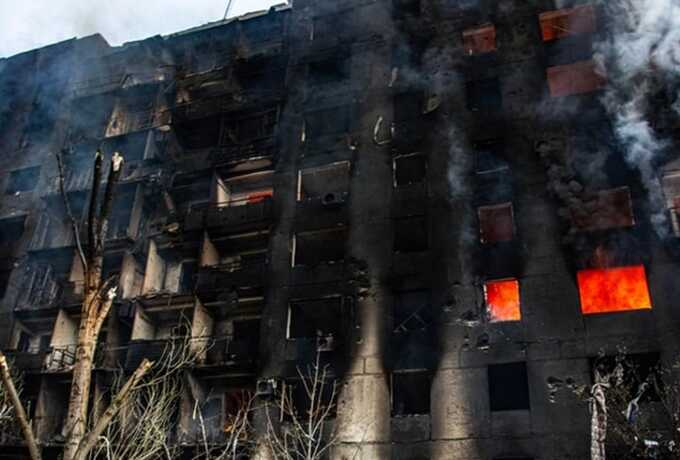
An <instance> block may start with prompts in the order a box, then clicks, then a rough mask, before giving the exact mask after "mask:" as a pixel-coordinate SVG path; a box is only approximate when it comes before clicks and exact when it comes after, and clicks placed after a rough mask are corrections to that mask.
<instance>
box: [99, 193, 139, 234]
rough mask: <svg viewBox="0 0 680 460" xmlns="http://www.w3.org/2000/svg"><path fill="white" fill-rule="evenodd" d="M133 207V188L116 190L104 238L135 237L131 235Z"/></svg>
mask: <svg viewBox="0 0 680 460" xmlns="http://www.w3.org/2000/svg"><path fill="white" fill-rule="evenodd" d="M134 205H135V188H128V189H127V190H125V189H118V191H117V193H116V196H115V198H114V200H113V208H112V209H111V215H110V216H109V222H108V228H107V230H106V236H107V238H109V239H120V238H127V237H128V236H129V237H133V238H134V237H135V236H136V235H132V234H131V232H130V231H131V228H130V217H131V215H132V209H133V207H134Z"/></svg>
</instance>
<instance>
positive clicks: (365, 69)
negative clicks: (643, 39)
mask: <svg viewBox="0 0 680 460" xmlns="http://www.w3.org/2000/svg"><path fill="white" fill-rule="evenodd" d="M607 13H608V12H607V11H606V10H605V9H604V8H603V7H601V6H598V5H589V4H587V3H583V4H580V5H575V4H571V3H570V4H559V5H557V4H555V2H552V1H548V0H546V1H540V0H535V1H519V0H517V1H513V0H504V1H498V2H491V1H481V0H479V1H477V0H466V1H444V0H433V1H426V0H342V1H332V2H331V1H318V0H317V1H311V0H310V1H308V0H295V2H294V3H293V4H292V5H290V6H281V7H276V8H272V9H271V10H270V11H268V12H263V13H258V14H253V15H249V16H245V17H242V18H238V19H234V20H228V21H223V22H218V23H213V24H208V25H205V26H201V27H197V28H195V29H191V30H187V31H183V32H180V33H177V34H174V35H171V36H167V37H153V38H150V39H147V40H143V41H140V42H134V43H129V44H126V45H124V46H122V47H110V46H109V45H108V44H107V43H106V41H105V40H104V39H103V38H102V37H100V36H92V37H87V38H82V39H77V40H70V41H67V42H63V43H59V44H56V45H53V46H50V47H46V48H42V49H38V50H35V51H31V52H28V53H24V54H21V55H18V56H15V57H11V58H8V59H4V60H0V94H2V97H3V102H2V106H1V107H0V152H1V156H0V162H1V167H0V170H1V171H2V176H1V178H0V187H2V190H3V193H4V194H3V196H2V200H1V201H0V203H1V206H0V219H1V220H0V232H1V234H2V254H3V259H2V260H3V262H2V264H3V265H2V267H1V271H0V281H2V293H3V295H4V298H3V301H2V321H1V322H0V341H1V344H2V346H3V348H4V349H6V350H8V354H11V355H12V356H13V357H14V359H15V361H14V362H15V363H16V365H17V366H19V367H21V368H22V369H23V370H24V372H25V375H26V384H25V388H24V398H25V400H27V401H30V404H29V407H30V413H31V417H32V420H33V423H34V425H35V427H36V431H37V433H38V436H39V438H40V440H41V442H42V443H43V444H44V446H45V449H46V452H48V451H49V450H50V446H54V445H58V443H59V441H60V438H59V429H60V426H61V425H60V420H61V418H62V417H63V416H64V413H65V410H66V407H65V406H64V404H65V402H66V401H67V399H68V398H67V395H68V388H69V385H70V372H69V365H70V364H72V362H73V350H74V343H75V337H76V330H77V315H78V312H79V302H80V299H81V295H82V270H80V267H79V264H78V259H77V258H76V257H75V249H74V242H73V238H72V237H71V234H70V229H69V226H68V225H67V223H66V220H65V215H64V210H63V206H62V204H61V203H62V201H61V196H60V194H59V189H58V186H57V182H56V179H57V177H56V171H57V169H56V162H55V159H54V152H55V151H63V152H64V158H65V161H66V165H67V176H66V178H65V179H66V186H67V190H68V194H69V197H70V198H71V205H72V207H73V209H74V212H75V213H76V215H78V216H80V215H81V212H82V208H83V205H84V203H85V202H86V200H87V194H88V188H89V187H90V185H91V184H90V182H91V179H90V176H89V175H90V174H91V172H90V161H91V156H92V154H93V152H94V151H95V150H96V149H97V148H98V147H99V148H101V149H102V150H103V151H104V153H105V154H107V155H110V154H111V153H112V152H114V151H120V152H121V153H123V155H124V156H125V159H126V162H125V171H124V173H123V175H122V181H121V184H120V185H119V186H118V192H117V195H116V198H115V200H116V207H115V210H114V213H113V221H112V225H111V228H110V230H109V237H110V239H109V242H108V243H107V258H106V264H105V273H106V274H107V275H114V274H117V275H118V277H119V283H120V290H119V297H118V299H117V301H116V303H117V305H116V308H115V309H114V312H113V313H112V314H111V317H110V318H109V320H108V322H107V325H106V329H105V332H104V333H103V337H102V340H101V342H103V343H102V346H101V347H100V348H101V352H100V353H99V355H100V356H99V358H98V364H97V370H96V371H95V372H96V378H95V380H96V385H95V392H98V393H100V394H104V393H105V392H106V389H107V385H109V384H110V382H109V380H110V379H109V377H108V376H109V374H110V372H109V371H110V370H111V369H113V368H117V367H123V368H124V369H126V370H128V371H131V370H133V369H134V368H135V366H136V365H137V364H138V363H139V362H140V360H141V359H142V358H143V357H145V356H146V357H154V356H157V355H158V353H160V351H161V350H162V349H163V346H164V344H165V343H166V342H167V341H168V340H174V339H175V338H177V337H183V336H186V335H190V336H191V337H192V339H194V340H195V342H196V343H197V344H201V343H204V342H206V341H209V342H210V343H211V344H212V345H211V347H210V348H209V349H208V351H207V352H205V353H204V355H203V356H201V359H200V360H199V363H197V365H196V366H195V368H194V369H192V370H191V372H190V373H189V374H190V377H189V378H190V379H191V380H192V385H191V386H190V387H191V388H195V389H197V390H196V392H198V393H201V394H203V395H206V394H207V395H210V398H207V399H206V398H204V397H199V396H197V395H196V394H193V393H191V392H188V393H187V394H185V395H183V396H182V398H181V401H180V402H179V403H178V405H179V416H178V420H177V429H176V431H177V432H176V437H177V442H180V443H183V444H185V445H187V446H190V445H191V444H192V443H195V442H197V436H198V433H197V432H196V426H195V424H194V423H192V420H191V412H192V410H193V408H194V405H195V401H196V400H197V399H200V398H203V399H201V400H202V401H203V402H202V405H203V407H204V410H205V411H206V414H208V413H209V414H210V417H207V416H206V419H209V420H210V421H211V423H213V424H214V426H212V428H211V429H212V430H213V431H214V433H211V436H214V437H215V439H216V440H217V439H218V438H219V436H220V433H221V426H222V424H223V418H224V416H225V413H226V412H227V411H228V410H229V409H228V408H229V407H231V406H232V404H231V403H230V394H233V391H234V390H236V389H249V390H252V391H256V392H258V393H259V394H260V396H261V397H263V398H265V397H267V392H268V391H269V389H270V387H271V385H272V382H288V383H291V384H294V383H295V378H296V367H298V366H304V365H306V363H309V362H310V361H311V360H312V359H313V358H314V356H315V355H316V353H317V352H319V353H321V355H322V357H323V360H324V362H327V363H329V364H330V365H331V366H332V368H333V371H334V375H335V376H336V378H337V379H338V380H339V381H340V382H342V385H341V394H340V397H339V401H338V409H337V415H336V417H335V420H334V421H333V423H334V424H335V425H336V427H337V430H338V432H339V434H340V441H341V442H340V444H339V445H338V446H336V448H335V449H334V450H333V453H332V455H331V456H332V458H338V459H344V458H347V459H350V458H361V459H398V460H416V459H461V460H463V459H465V460H473V459H475V460H476V459H503V458H516V459H520V458H522V459H524V458H526V459H560V460H562V459H570V458H573V459H582V458H586V457H587V456H588V449H589V443H590V440H589V434H590V425H589V420H590V419H589V415H588V412H587V408H586V407H585V406H584V405H583V404H582V403H580V402H579V401H577V399H576V397H574V396H571V395H569V394H566V395H565V394H562V395H559V396H555V395H554V394H552V393H551V388H550V385H548V383H549V382H551V381H554V380H555V379H561V380H566V379H569V378H571V379H574V380H575V381H578V382H582V383H588V382H590V381H591V380H592V372H591V363H592V360H593V358H595V357H596V356H598V355H599V354H601V353H605V354H613V353H616V352H617V350H618V349H619V348H620V347H625V348H626V351H627V352H628V353H630V354H633V355H639V356H643V357H645V358H646V359H661V360H670V359H672V358H673V357H674V356H675V354H676V352H677V346H678V339H677V331H678V321H679V320H680V317H679V314H678V312H677V299H678V298H680V288H679V287H678V285H677V283H676V282H674V280H676V279H678V276H680V261H679V260H678V257H679V254H680V253H679V252H678V239H677V237H678V235H680V231H679V230H678V228H679V227H678V217H677V216H678V214H677V213H676V209H677V205H678V203H680V201H679V200H680V199H679V198H678V197H680V179H678V177H680V175H679V174H680V172H678V171H680V166H678V163H677V158H676V157H674V156H673V153H676V154H677V145H678V134H679V128H680V125H679V124H678V115H677V113H675V112H673V110H672V108H671V105H672V103H673V99H672V95H673V90H677V87H671V86H664V85H659V88H661V89H659V91H657V92H656V93H655V94H654V101H655V102H654V105H653V106H652V107H653V108H652V109H651V110H650V113H649V114H648V115H649V116H650V120H651V124H650V129H651V130H652V131H653V132H654V133H655V135H657V136H658V137H659V138H661V139H663V141H664V142H663V143H664V146H665V147H664V148H663V149H660V152H659V154H658V155H657V156H656V157H655V159H654V161H653V166H654V174H653V175H652V176H653V177H651V178H650V175H649V174H646V173H645V172H644V171H643V169H642V168H638V167H636V165H635V164H633V163H631V162H630V161H627V158H628V157H627V156H626V153H625V152H626V149H627V148H628V147H629V146H630V142H628V143H626V142H623V141H622V140H621V139H620V138H619V137H617V124H616V120H615V119H614V115H613V114H612V113H611V111H609V110H607V107H606V101H607V99H606V96H607V91H608V88H609V87H610V85H613V84H615V83H616V84H618V83H620V82H617V81H614V77H615V75H613V74H610V75H609V76H610V77H612V78H608V75H606V74H604V73H603V72H602V69H601V62H600V61H598V60H597V59H593V56H594V52H595V53H596V52H597V50H598V46H597V44H598V43H603V42H605V41H606V38H607V37H608V34H610V33H611V31H612V29H611V22H612V21H613V19H612V18H611V17H610V16H608V14H607ZM674 147H675V149H676V150H675V152H673V149H674ZM652 180H653V181H654V182H653V184H652V185H650V181H652ZM593 276H594V277H596V278H594V279H595V281H592V280H593V278H592V277H593ZM619 288H620V289H623V290H624V291H625V294H622V295H618V294H616V293H614V294H611V291H614V292H615V291H617V289H619ZM603 299H604V300H603ZM630 299H633V300H630ZM2 442H3V443H4V446H5V447H3V448H2V452H3V453H2V454H0V457H2V456H3V455H4V452H10V451H12V452H14V451H16V452H20V449H21V447H20V442H19V441H17V440H16V439H11V438H8V439H4V440H2ZM13 449H15V450H13Z"/></svg>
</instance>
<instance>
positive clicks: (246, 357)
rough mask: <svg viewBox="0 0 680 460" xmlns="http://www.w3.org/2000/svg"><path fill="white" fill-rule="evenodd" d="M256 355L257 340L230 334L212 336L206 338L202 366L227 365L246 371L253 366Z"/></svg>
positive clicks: (255, 363)
mask: <svg viewBox="0 0 680 460" xmlns="http://www.w3.org/2000/svg"><path fill="white" fill-rule="evenodd" d="M197 340H200V339H197ZM257 357H258V341H257V340H253V339H238V338H235V337H234V336H231V335H225V336H220V337H212V338H210V339H208V348H207V352H206V357H205V361H204V362H203V363H202V367H227V368H233V369H239V370H243V371H247V370H252V369H254V368H255V366H256V365H257Z"/></svg>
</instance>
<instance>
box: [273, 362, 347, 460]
mask: <svg viewBox="0 0 680 460" xmlns="http://www.w3.org/2000/svg"><path fill="white" fill-rule="evenodd" d="M297 372H298V376H299V383H298V385H301V386H302V388H303V389H304V396H305V399H304V404H305V405H306V406H307V407H306V408H305V409H304V410H302V411H298V409H297V408H296V404H295V400H294V397H293V391H294V389H293V387H292V386H290V385H284V386H283V388H281V389H280V390H279V391H278V392H277V395H276V396H277V397H276V398H275V400H276V401H277V402H278V404H277V405H276V406H274V405H273V404H271V403H270V404H267V405H266V406H265V408H264V409H265V414H266V422H267V431H266V435H265V439H264V441H265V446H266V448H267V449H268V450H269V451H270V453H271V454H272V455H273V456H274V457H275V458H276V459H282V460H321V459H323V458H325V456H326V455H327V454H328V451H329V450H330V449H331V448H333V447H334V446H336V445H338V434H337V430H336V428H335V426H333V427H332V428H330V429H329V426H328V425H329V424H332V423H333V421H332V418H333V416H334V415H335V411H336V399H337V392H338V383H337V380H336V379H334V378H331V373H330V367H329V366H328V365H321V362H320V353H317V356H316V360H315V361H314V363H313V364H311V365H309V366H307V368H306V369H304V370H303V369H300V368H298V369H297ZM273 414H277V415H278V421H279V422H280V423H275V422H274V420H275V419H276V416H275V417H274V419H273V418H272V415H273Z"/></svg>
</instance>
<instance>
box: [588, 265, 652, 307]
mask: <svg viewBox="0 0 680 460" xmlns="http://www.w3.org/2000/svg"><path fill="white" fill-rule="evenodd" d="M576 277H577V281H578V288H579V296H580V299H581V312H582V313H583V314H584V315H590V314H596V313H613V312H620V311H631V310H649V309H651V308H652V301H651V299H650V297H649V289H648V286H647V275H646V273H645V267H644V265H636V266H630V267H616V268H603V269H587V270H581V271H579V272H578V273H577V274H576Z"/></svg>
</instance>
